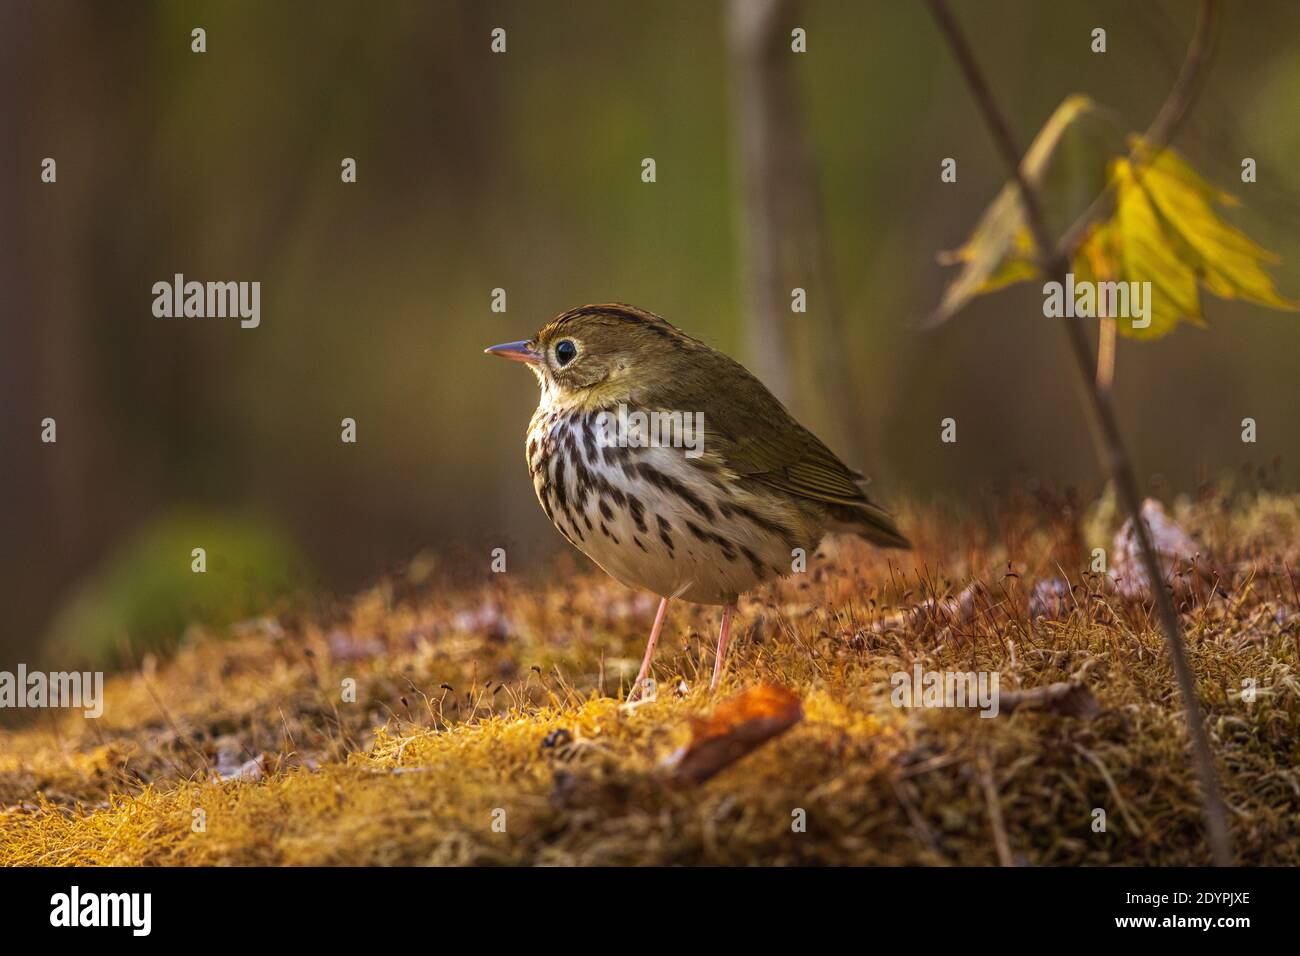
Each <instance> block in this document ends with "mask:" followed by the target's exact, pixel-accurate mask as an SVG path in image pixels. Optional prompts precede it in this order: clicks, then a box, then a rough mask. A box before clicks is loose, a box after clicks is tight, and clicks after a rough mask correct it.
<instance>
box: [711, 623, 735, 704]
mask: <svg viewBox="0 0 1300 956" xmlns="http://www.w3.org/2000/svg"><path fill="white" fill-rule="evenodd" d="M735 613H736V605H734V604H728V605H727V606H726V607H724V608H723V609H722V628H721V629H720V630H719V631H718V653H717V656H715V657H714V658H713V682H712V683H711V684H709V690H716V689H717V687H718V679H719V678H720V677H721V676H722V662H723V661H725V660H726V659H727V637H728V635H729V634H730V632H731V616H732V615H733V614H735Z"/></svg>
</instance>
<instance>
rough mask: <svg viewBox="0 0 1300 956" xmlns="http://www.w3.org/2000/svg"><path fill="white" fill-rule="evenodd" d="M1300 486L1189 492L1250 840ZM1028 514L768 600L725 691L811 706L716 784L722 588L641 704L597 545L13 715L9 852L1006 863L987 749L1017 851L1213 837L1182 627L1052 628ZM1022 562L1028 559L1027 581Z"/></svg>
mask: <svg viewBox="0 0 1300 956" xmlns="http://www.w3.org/2000/svg"><path fill="white" fill-rule="evenodd" d="M1298 505H1300V498H1286V497H1282V496H1276V495H1273V496H1260V497H1259V498H1258V499H1257V501H1256V502H1255V503H1254V504H1253V505H1251V506H1250V507H1246V508H1241V507H1229V506H1228V505H1227V503H1225V502H1222V501H1205V502H1201V503H1199V504H1197V505H1195V506H1192V505H1186V506H1182V507H1180V508H1179V509H1178V511H1177V514H1178V518H1179V520H1180V521H1184V522H1187V523H1188V526H1189V527H1193V526H1195V527H1197V528H1198V529H1203V530H1204V533H1206V534H1210V533H1212V534H1214V535H1215V539H1214V545H1215V546H1216V549H1217V550H1218V552H1219V557H1220V559H1221V560H1222V561H1223V563H1224V564H1225V565H1226V566H1228V567H1232V568H1235V569H1236V571H1235V574H1234V579H1233V583H1232V587H1231V588H1230V590H1229V595H1228V597H1227V598H1226V599H1216V600H1214V601H1211V602H1209V603H1207V604H1197V605H1195V606H1193V607H1190V608H1188V609H1187V611H1186V613H1185V615H1184V623H1185V626H1186V630H1187V635H1188V642H1189V652H1190V656H1191V659H1192V663H1193V666H1194V667H1195V669H1196V672H1197V674H1198V679H1199V686H1200V693H1201V696H1202V700H1203V702H1204V706H1205V710H1206V713H1207V724H1208V727H1209V730H1210V734H1211V739H1212V743H1213V746H1214V749H1215V753H1216V754H1217V755H1218V759H1219V763H1220V771H1221V774H1222V780H1223V785H1224V790H1225V794H1226V797H1227V800H1228V802H1229V804H1230V806H1231V808H1232V812H1231V817H1232V826H1233V831H1234V837H1235V839H1236V842H1237V847H1238V853H1239V856H1240V858H1241V859H1242V860H1243V861H1245V862H1249V863H1263V864H1286V865H1295V864H1297V863H1300V796H1298V795H1300V771H1298V770H1297V765H1300V759H1298V758H1300V743H1297V741H1300V732H1298V731H1300V673H1298V671H1297V650H1298V647H1300V636H1298V635H1300V608H1298V607H1297V603H1300V597H1298V596H1297V592H1296V589H1295V584H1294V582H1293V580H1292V579H1291V578H1289V577H1288V572H1287V571H1286V568H1287V567H1295V564H1296V558H1297V554H1296V550H1297V548H1296V543H1295V538H1294V535H1293V534H1292V535H1289V536H1282V535H1280V534H1279V532H1278V522H1279V521H1285V520H1293V518H1288V517H1287V516H1288V515H1290V516H1294V515H1295V514H1296V513H1297V506H1298ZM1001 520H1002V524H1001V526H999V527H998V528H996V529H994V530H993V531H992V532H990V531H989V529H987V528H983V527H980V526H976V525H968V524H961V525H959V524H958V523H956V522H954V521H953V520H952V518H951V516H950V515H938V514H937V513H919V514H916V515H912V516H909V520H908V522H907V523H908V527H909V530H913V529H915V538H916V540H917V541H918V545H919V547H918V551H917V552H916V554H915V555H909V556H907V557H906V558H904V559H903V560H902V561H900V559H899V557H898V556H897V555H883V554H881V553H879V552H872V551H870V550H869V549H868V548H866V547H864V546H859V545H858V544H857V543H856V542H852V541H845V542H837V543H835V544H834V546H832V547H828V548H826V549H825V551H824V552H823V554H822V556H821V557H820V558H819V559H817V560H816V561H814V562H812V564H811V567H810V571H809V573H808V574H807V575H804V576H796V578H795V579H792V580H790V581H787V582H784V583H782V584H780V585H777V586H773V587H771V588H768V589H765V590H764V591H762V592H760V593H758V594H757V595H755V596H753V597H751V598H750V599H748V600H746V601H744V602H743V603H742V605H741V614H740V616H739V618H738V623H737V631H736V636H735V639H734V641H733V648H734V650H733V652H732V659H731V668H730V670H729V673H728V676H727V679H726V683H725V686H724V688H723V691H722V693H723V694H727V693H732V692H734V691H736V690H737V689H739V688H740V687H743V686H749V685H752V684H755V683H758V682H760V681H765V682H777V683H783V684H785V685H787V686H789V687H791V688H792V689H794V690H795V691H796V692H797V693H799V694H800V696H801V697H802V698H803V709H804V714H805V717H804V719H803V721H802V722H800V723H799V724H797V725H796V726H795V727H793V728H792V729H791V730H790V731H788V732H787V733H786V734H784V735H783V736H781V737H778V738H776V739H775V740H773V741H770V742H769V743H767V744H765V745H764V746H763V747H762V748H760V749H759V750H757V751H756V752H754V753H752V754H750V755H749V756H747V757H745V758H743V759H741V760H740V761H738V762H737V763H735V764H734V765H732V766H730V767H728V768H727V769H725V770H724V771H722V772H721V773H720V774H719V775H718V776H716V777H714V778H713V779H711V780H710V781H708V782H707V783H705V784H703V785H702V786H700V787H698V788H695V789H691V790H680V789H673V788H671V787H669V786H666V785H665V783H664V781H663V779H662V777H661V775H660V772H659V770H658V766H659V763H660V761H662V760H663V758H664V757H665V756H666V755H668V754H669V753H671V752H672V751H673V750H674V749H675V748H676V747H679V746H681V745H682V744H683V743H684V742H685V741H686V740H687V739H688V738H689V726H688V724H689V717H690V716H691V715H693V714H699V713H703V712H705V711H707V710H708V709H709V708H711V706H712V705H713V701H714V700H715V698H712V697H710V696H709V694H708V693H707V684H708V675H709V671H710V668H711V666H712V658H711V653H712V645H713V639H714V628H715V626H716V621H715V619H714V618H715V617H716V611H715V610H714V609H707V608H694V607H689V606H674V607H673V608H672V609H671V610H670V613H669V617H668V621H667V624H666V627H665V634H664V637H663V639H662V641H661V651H660V655H659V660H658V664H657V667H656V676H657V678H658V680H659V685H658V698H657V699H656V700H654V701H653V702H650V703H646V704H643V705H641V706H638V707H636V708H632V709H628V708H624V707H621V706H620V704H621V700H622V698H623V697H624V696H625V694H626V687H625V686H623V685H625V684H626V675H627V674H628V673H629V671H634V669H635V667H636V664H637V662H638V660H639V656H640V653H641V649H642V642H643V640H644V635H645V631H646V629H647V628H648V623H649V618H650V616H651V614H652V613H653V610H654V607H653V602H652V601H650V600H647V599H645V598H644V597H641V596H637V595H634V594H632V593H631V592H628V591H626V590H625V589H623V588H621V587H619V586H618V585H616V584H614V583H612V582H610V581H609V580H608V579H606V578H604V577H602V576H600V575H598V574H594V573H590V572H586V571H581V572H577V571H575V572H572V573H570V572H567V571H561V572H557V573H556V574H555V578H554V581H553V583H551V584H550V585H548V586H544V587H539V588H526V587H523V586H518V585H515V584H513V583H510V582H505V583H503V582H501V581H500V580H499V579H497V580H493V581H492V582H490V583H487V584H484V585H483V586H480V587H472V588H465V587H463V586H462V587H459V588H456V587H451V586H449V585H448V584H446V582H441V581H439V580H436V579H433V580H427V581H422V583H421V584H420V585H419V586H418V587H412V586H407V583H406V582H405V581H404V580H403V579H400V578H398V579H394V580H393V581H392V582H388V583H385V584H384V585H382V586H380V587H376V588H373V589H371V590H369V591H367V592H365V593H364V594H362V595H360V596H358V597H357V598H356V599H355V600H354V601H353V602H351V603H348V604H345V605H343V606H340V607H337V608H331V609H329V610H328V611H325V612H319V613H308V612H306V611H303V610H295V611H291V612H289V611H287V612H285V613H284V614H282V615H280V616H279V617H278V619H277V620H274V621H263V622H254V623H252V624H250V625H249V626H247V627H245V628H242V629H241V631H240V632H239V633H238V634H237V635H236V636H235V637H234V638H232V639H230V640H218V639H215V638H206V637H203V636H201V635H200V636H197V637H195V638H194V639H193V640H191V641H190V642H189V643H188V644H187V645H186V646H183V647H182V648H181V649H180V650H179V651H178V652H177V653H176V655H175V656H174V657H172V658H170V659H167V660H165V661H160V660H153V659H147V660H146V661H145V662H144V663H143V664H142V666H141V667H140V668H139V669H138V670H136V671H133V672H131V673H123V674H119V675H117V676H115V677H113V678H111V679H110V680H109V682H108V683H107V685H106V695H105V696H106V709H105V713H104V716H103V718H102V719H100V720H98V721H93V720H85V719H84V718H82V717H81V716H80V715H62V716H59V717H51V716H50V715H49V714H46V715H43V716H42V717H41V719H38V720H37V721H35V722H33V723H31V724H28V725H27V726H24V727H19V728H15V729H12V730H8V731H3V732H0V863H4V864H11V865H12V864H22V865H32V864H35V865H50V864H84V865H142V864H150V865H156V864H184V865H195V864H197V865H244V864H272V865H281V864H283V865H298V864H466V863H474V864H635V863H654V864H691V863H714V864H753V863H770V864H798V863H803V864H807V863H868V864H935V865H942V864H990V863H996V862H997V853H996V850H995V845H994V840H993V837H992V830H991V826H992V824H991V822H990V821H991V816H990V813H989V803H988V794H987V788H986V787H985V785H984V783H985V779H986V778H985V777H984V775H985V774H987V775H989V777H988V779H991V780H992V782H993V785H994V789H995V790H996V792H997V795H998V796H997V799H998V801H999V803H1000V809H1001V817H1002V819H1003V821H1004V822H1005V827H1006V831H1007V832H1006V835H1007V840H1008V842H1009V844H1010V846H1011V848H1012V852H1013V854H1014V855H1015V857H1016V858H1017V859H1018V860H1020V861H1023V862H1026V863H1032V864H1113V863H1129V864H1174V863H1203V862H1206V861H1207V854H1206V850H1205V846H1204V840H1203V837H1202V833H1201V824H1200V817H1199V809H1198V804H1197V798H1196V790H1195V782H1194V775H1193V773H1192V772H1191V770H1190V768H1189V765H1188V762H1187V759H1186V745H1185V738H1184V734H1183V731H1182V727H1181V713H1180V710H1179V707H1178V700H1177V694H1176V692H1175V689H1174V686H1173V680H1172V675H1171V673H1170V668H1169V666H1168V664H1167V662H1166V660H1165V657H1164V654H1163V648H1162V643H1161V639H1160V636H1159V635H1158V634H1157V633H1155V632H1153V631H1152V630H1151V629H1150V626H1149V624H1148V623H1147V622H1146V619H1145V618H1144V617H1143V615H1142V613H1141V611H1140V609H1136V608H1132V607H1130V608H1123V607H1119V606H1115V607H1113V608H1111V607H1109V606H1108V602H1107V600H1103V599H1098V600H1094V601H1088V600H1084V601H1082V602H1081V605H1080V608H1079V609H1078V610H1077V611H1076V612H1075V613H1074V614H1072V615H1071V616H1070V617H1069V618H1068V619H1066V620H1061V621H1051V622H1048V621H1038V622H1036V623H1033V624H1031V623H1030V621H1029V619H1028V616H1027V613H1026V610H1025V607H1026V595H1027V594H1028V593H1029V592H1030V590H1031V589H1032V587H1033V584H1034V581H1035V579H1036V578H1040V577H1047V576H1052V575H1055V574H1057V573H1059V572H1058V571H1057V570H1056V565H1057V564H1058V563H1061V562H1062V558H1061V548H1062V546H1061V543H1060V542H1061V535H1059V534H1056V533H1049V531H1047V530H1044V529H1050V528H1051V527H1053V526H1054V525H1053V524H1052V520H1053V519H1051V518H1048V519H1047V520H1041V516H1038V517H1035V516H1033V515H1030V516H1028V517H1027V516H1025V515H1023V514H1010V515H1008V516H1006V517H1005V518H1003V519H1001ZM1198 523H1199V524H1198ZM1292 527H1293V528H1294V525H1293V526H1292ZM993 542H1006V543H1005V545H1003V544H994V543H993ZM1008 559H1010V560H1012V561H1013V562H1014V563H1015V564H1016V566H1017V567H1023V568H1024V569H1026V570H1025V572H1024V577H1022V578H1016V577H1003V574H1004V572H1005V570H1006V561H1007V560H1008ZM891 564H892V566H891ZM1084 564H1085V561H1084V556H1083V555H1079V556H1078V560H1077V562H1076V563H1075V564H1074V565H1073V566H1074V567H1078V568H1082V567H1084ZM1062 566H1067V567H1068V565H1062ZM914 568H915V569H920V570H919V573H918V571H916V570H913V569H914ZM927 569H929V570H927ZM968 573H978V574H979V575H980V576H981V577H982V579H983V581H984V583H985V585H986V586H987V589H988V592H989V594H990V595H992V597H991V598H990V600H989V601H985V602H983V603H981V605H980V606H981V608H982V610H981V613H980V614H979V615H978V616H977V618H976V620H974V621H972V622H967V623H964V624H963V623H958V624H957V625H955V626H953V627H951V628H936V627H935V626H934V625H933V623H932V622H931V623H927V622H926V621H924V620H922V619H920V618H915V617H914V618H912V619H910V623H909V625H908V626H907V627H904V628H902V629H888V628H884V627H879V626H877V625H878V624H879V623H880V622H881V621H882V620H883V618H884V616H885V614H886V612H887V611H889V610H896V609H897V608H898V607H899V606H902V605H906V604H915V603H916V602H917V601H919V600H921V599H922V598H924V597H927V596H929V595H930V593H931V591H932V590H937V591H939V592H942V591H944V590H945V589H947V590H948V591H949V593H955V592H956V591H958V590H960V588H961V587H962V586H964V584H965V575H966V574H968ZM944 575H947V577H944ZM1071 577H1072V580H1074V581H1075V582H1076V583H1077V582H1078V579H1079V578H1078V575H1076V574H1072V575H1071ZM990 604H996V605H997V609H996V610H995V611H992V612H988V613H985V611H986V610H987V608H988V607H989V606H990ZM918 661H919V662H920V663H921V664H922V665H923V667H924V668H925V669H934V670H962V671H966V670H972V669H974V670H996V671H998V672H999V674H1000V675H1001V681H1002V687H1003V689H1004V690H1009V689H1014V688H1017V687H1032V686H1038V685H1043V684H1047V683H1051V682H1053V681H1059V680H1065V679H1068V678H1070V677H1071V676H1076V677H1079V676H1081V677H1082V679H1083V680H1084V681H1085V682H1086V683H1087V684H1088V686H1089V687H1090V688H1091V689H1092V691H1093V693H1094V694H1095V695H1096V696H1097V698H1098V700H1099V701H1100V703H1101V705H1102V707H1103V708H1104V709H1105V713H1103V715H1102V716H1100V717H1098V718H1096V719H1095V720H1092V721H1082V720H1078V719H1075V718H1072V717H1066V716H1059V715H1054V714H1051V713H1035V712H1030V711H1024V712H1017V713H1016V714H1014V715H1011V716H1007V715H1003V716H1001V717H999V718H997V719H993V720H984V719H980V718H979V717H977V716H975V715H974V714H973V713H971V712H969V711H955V710H928V711H927V710H900V709H898V708H896V707H894V706H893V705H892V703H891V701H890V680H889V678H890V675H891V674H893V673H895V672H897V671H905V672H910V671H911V668H912V666H913V664H914V663H915V662H918ZM1243 678H1251V679H1254V680H1255V681H1256V684H1257V686H1258V688H1259V692H1258V698H1257V699H1256V701H1255V702H1254V703H1253V704H1247V703H1245V702H1244V701H1243V700H1242V699H1241V688H1242V680H1243ZM345 680H353V681H355V683H356V702H355V703H350V702H346V701H345V700H344V699H343V695H342V693H341V690H342V686H343V682H344V681H345ZM681 685H684V687H685V690H684V692H682V693H680V694H679V686H681ZM241 767H242V768H244V771H245V776H246V777H247V776H249V775H251V778H248V779H240V778H237V771H239V770H240V768H241ZM250 768H252V769H250ZM222 777H224V778H225V779H224V780H223V779H221V778H222ZM1096 807H1102V808H1104V809H1105V810H1106V813H1107V817H1108V825H1107V830H1106V832H1105V833H1094V832H1093V830H1092V827H1091V824H1092V820H1093V816H1092V811H1093V809H1094V808H1096ZM196 811H201V812H196ZM799 811H803V813H802V817H803V818H804V819H806V832H797V831H796V828H794V827H792V822H794V821H795V819H796V817H798V816H800V814H799ZM502 823H503V824H504V831H503V832H499V831H500V828H501V825H502ZM200 824H201V825H200ZM494 824H496V827H495V828H494Z"/></svg>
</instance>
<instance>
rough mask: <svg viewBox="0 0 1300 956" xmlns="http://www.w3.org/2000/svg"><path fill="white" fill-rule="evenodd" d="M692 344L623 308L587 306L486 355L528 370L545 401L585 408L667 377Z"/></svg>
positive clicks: (650, 317) (651, 317)
mask: <svg viewBox="0 0 1300 956" xmlns="http://www.w3.org/2000/svg"><path fill="white" fill-rule="evenodd" d="M691 342H693V340H692V339H690V338H689V337H688V336H686V335H684V334H683V333H682V332H680V331H678V330H677V328H676V327H674V326H673V325H671V324H669V323H668V322H667V321H666V320H665V319H662V318H660V317H659V316H657V315H655V314H653V313H651V312H644V311H642V310H640V309H634V308H632V307H631V306H626V305H586V306H583V307H582V308H579V309H572V310H570V311H568V312H565V313H564V314H563V315H560V316H557V317H556V318H554V319H552V320H551V321H550V322H548V323H547V324H546V325H545V326H543V328H542V330H541V331H540V332H538V333H537V334H536V335H535V336H533V337H532V338H531V339H526V340H524V341H520V342H507V343H505V344H504V345H494V346H492V347H491V348H488V349H485V350H484V351H485V352H486V353H487V354H488V355H498V356H500V357H502V358H508V359H513V360H515V361H516V362H523V363H525V364H526V365H528V366H529V367H530V368H531V369H532V370H533V373H534V374H535V375H536V376H537V379H538V382H539V383H540V384H541V387H542V396H543V400H549V401H559V402H562V403H564V404H577V405H583V406H588V407H602V406H606V405H608V404H609V403H611V402H618V401H625V400H627V399H628V398H630V397H632V396H633V395H634V393H636V392H638V391H639V386H641V385H643V384H644V383H646V382H653V381H655V380H657V379H658V378H659V376H660V375H664V374H671V372H672V365H673V362H674V361H676V360H677V359H678V358H679V355H680V353H681V351H682V350H683V348H684V347H688V346H687V343H691Z"/></svg>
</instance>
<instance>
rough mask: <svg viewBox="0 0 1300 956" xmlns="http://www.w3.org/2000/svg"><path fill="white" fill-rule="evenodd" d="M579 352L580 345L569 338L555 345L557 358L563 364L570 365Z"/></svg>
mask: <svg viewBox="0 0 1300 956" xmlns="http://www.w3.org/2000/svg"><path fill="white" fill-rule="evenodd" d="M577 354H578V347H577V346H576V345H574V344H573V343H572V342H570V341H569V340H568V339H565V340H564V341H562V342H561V343H560V344H559V345H557V346H555V360H556V361H557V362H559V363H560V365H561V366H565V365H568V364H569V363H570V362H572V361H573V359H574V357H575V356H576V355H577Z"/></svg>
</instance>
